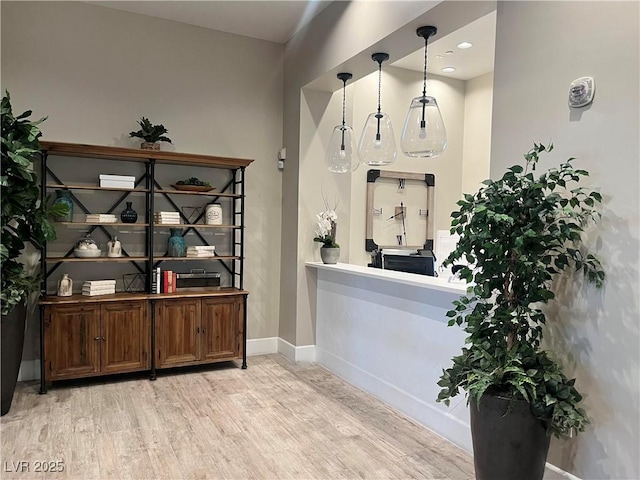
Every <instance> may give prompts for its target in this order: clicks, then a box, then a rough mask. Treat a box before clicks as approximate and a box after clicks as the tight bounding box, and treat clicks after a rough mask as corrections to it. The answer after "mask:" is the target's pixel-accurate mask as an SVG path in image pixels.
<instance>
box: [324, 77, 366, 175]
mask: <svg viewBox="0 0 640 480" xmlns="http://www.w3.org/2000/svg"><path fill="white" fill-rule="evenodd" d="M352 76H353V75H351V74H350V73H347V72H342V73H339V74H338V75H337V77H338V79H339V80H342V125H338V126H337V127H335V128H334V129H333V133H332V134H331V138H330V139H329V146H328V147H327V153H326V154H325V160H326V162H327V167H328V168H329V171H330V172H331V173H350V172H353V171H355V169H356V168H358V165H360V163H359V162H358V160H357V158H356V152H355V151H354V148H353V129H352V128H351V127H350V126H349V125H347V124H346V123H345V110H346V105H347V80H349V79H350V78H351V77H352Z"/></svg>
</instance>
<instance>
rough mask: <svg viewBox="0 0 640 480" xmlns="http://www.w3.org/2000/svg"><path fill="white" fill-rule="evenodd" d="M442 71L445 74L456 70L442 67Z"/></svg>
mask: <svg viewBox="0 0 640 480" xmlns="http://www.w3.org/2000/svg"><path fill="white" fill-rule="evenodd" d="M442 71H443V72H445V73H451V72H455V71H456V68H455V67H444V68H443V69H442Z"/></svg>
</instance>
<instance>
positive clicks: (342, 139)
mask: <svg viewBox="0 0 640 480" xmlns="http://www.w3.org/2000/svg"><path fill="white" fill-rule="evenodd" d="M355 153H356V152H355V151H354V148H353V129H352V128H351V127H350V126H349V125H338V126H337V127H336V128H334V129H333V133H332V134H331V138H330V139H329V147H328V148H327V155H326V160H327V167H329V171H330V172H332V173H349V172H353V171H355V170H356V169H357V168H358V165H360V163H359V162H358V160H357V158H356V155H355Z"/></svg>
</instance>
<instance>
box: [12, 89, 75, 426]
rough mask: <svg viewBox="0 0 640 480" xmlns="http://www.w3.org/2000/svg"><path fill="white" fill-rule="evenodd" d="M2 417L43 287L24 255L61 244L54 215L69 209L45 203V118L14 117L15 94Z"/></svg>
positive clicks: (13, 386) (25, 114)
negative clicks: (31, 307)
mask: <svg viewBox="0 0 640 480" xmlns="http://www.w3.org/2000/svg"><path fill="white" fill-rule="evenodd" d="M1 113H2V176H1V177H0V186H1V189H2V243H1V244H0V254H1V258H2V293H1V298H0V300H1V301H2V346H1V348H2V358H1V368H2V372H1V374H2V387H1V388H2V415H4V414H5V413H7V412H8V411H9V408H10V407H11V401H12V399H13V392H14V390H15V386H16V381H17V378H18V371H19V369H20V361H21V359H22V347H23V344H24V328H25V321H26V303H27V300H28V298H29V296H30V295H31V294H32V293H33V292H35V291H37V290H38V289H39V288H40V280H41V274H40V273H31V272H29V271H27V270H26V269H25V266H24V265H23V263H22V262H21V261H20V256H21V255H22V254H23V253H24V252H25V249H27V248H28V245H31V246H32V247H35V248H36V249H40V248H41V247H42V245H43V244H44V242H45V241H47V240H52V239H55V230H54V228H53V225H52V224H51V222H50V221H49V220H48V218H47V217H48V216H49V215H55V216H64V215H66V213H67V207H66V206H64V205H61V204H55V205H53V206H51V207H49V208H48V207H47V205H46V202H45V203H44V204H43V203H41V201H40V186H39V182H38V176H37V175H36V173H35V172H34V170H33V161H34V158H35V157H36V155H38V154H39V152H40V142H39V138H40V135H41V133H40V129H39V128H38V125H39V124H40V123H41V122H43V121H44V120H45V119H44V118H41V119H40V120H37V121H31V120H29V118H28V117H29V116H30V115H31V111H26V112H24V113H23V114H21V115H18V116H14V114H13V111H12V107H11V99H10V96H9V92H6V94H5V96H4V97H3V98H2V107H1Z"/></svg>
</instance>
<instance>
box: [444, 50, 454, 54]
mask: <svg viewBox="0 0 640 480" xmlns="http://www.w3.org/2000/svg"><path fill="white" fill-rule="evenodd" d="M444 54H445V55H453V50H447V51H446V52H444Z"/></svg>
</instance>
